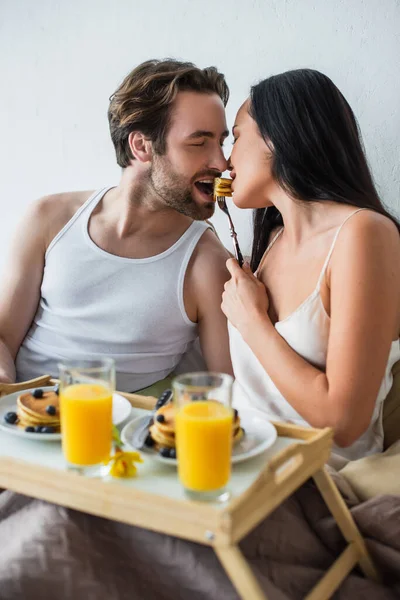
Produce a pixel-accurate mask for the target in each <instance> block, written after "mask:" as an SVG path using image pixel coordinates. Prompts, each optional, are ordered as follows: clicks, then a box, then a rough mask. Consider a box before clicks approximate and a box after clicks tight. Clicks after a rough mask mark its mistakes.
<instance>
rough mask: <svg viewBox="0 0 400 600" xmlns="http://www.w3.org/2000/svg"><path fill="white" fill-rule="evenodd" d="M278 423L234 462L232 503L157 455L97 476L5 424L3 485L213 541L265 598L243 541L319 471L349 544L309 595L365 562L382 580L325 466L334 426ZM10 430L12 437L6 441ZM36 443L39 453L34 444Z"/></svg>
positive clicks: (244, 590)
mask: <svg viewBox="0 0 400 600" xmlns="http://www.w3.org/2000/svg"><path fill="white" fill-rule="evenodd" d="M55 381H56V380H53V379H51V378H50V377H49V376H43V377H40V378H37V379H34V380H31V381H27V382H24V383H22V384H0V396H1V395H4V394H10V393H12V392H15V391H19V390H22V389H27V388H32V387H38V386H45V385H52V384H53V383H55ZM119 393H121V392H119ZM122 395H123V396H125V398H127V399H128V400H129V401H130V403H131V404H132V406H133V407H134V410H135V412H136V413H138V414H140V412H143V409H147V410H149V409H151V408H153V407H154V404H155V402H156V398H154V397H147V396H140V395H137V394H127V393H122ZM274 425H275V427H276V429H277V432H278V436H279V437H278V440H277V442H276V444H275V445H274V446H273V447H272V448H271V449H269V450H267V451H266V452H265V453H264V455H262V456H261V457H258V459H252V460H250V461H247V463H243V465H237V467H235V468H234V469H233V474H232V481H231V486H230V487H231V492H232V497H231V499H230V501H229V502H228V503H226V504H224V505H217V504H205V503H199V502H193V501H190V500H187V499H186V498H184V496H183V493H182V490H181V486H180V484H179V482H178V479H177V475H176V470H175V469H173V468H172V467H171V466H165V465H160V464H159V463H156V461H154V460H152V459H149V461H150V462H149V463H148V461H147V460H145V463H148V466H147V467H145V468H144V469H143V471H142V470H140V472H139V475H138V477H137V478H134V479H129V480H119V479H111V478H107V479H104V480H96V479H90V478H87V477H82V476H80V475H77V474H75V473H72V472H69V471H66V470H65V467H64V462H63V459H62V454H61V448H60V446H59V445H57V446H56V447H55V446H54V444H49V443H46V444H44V443H41V442H39V441H38V442H36V441H34V442H31V441H28V440H22V439H21V438H19V437H14V436H10V435H8V434H6V433H3V432H0V486H3V487H5V488H8V489H12V490H14V491H16V492H19V493H22V494H26V495H28V496H31V497H35V498H41V499H43V500H47V501H49V502H54V503H56V504H60V505H62V506H66V507H69V508H74V509H77V510H80V511H83V512H86V513H89V514H94V515H98V516H101V517H105V518H108V519H113V520H116V521H120V522H123V523H128V524H130V525H136V526H139V527H144V528H146V529H151V530H153V531H158V532H161V533H165V534H168V535H173V536H176V537H180V538H185V539H189V540H192V541H195V542H198V543H200V544H205V545H208V546H212V547H213V548H214V550H215V552H216V554H217V555H218V557H219V559H220V561H221V563H222V565H223V566H224V568H225V570H226V572H227V574H228V576H229V577H230V579H231V581H232V583H233V585H234V586H235V587H236V589H237V591H238V593H239V595H240V596H241V598H243V599H245V600H260V599H262V598H265V595H264V594H263V592H262V590H261V588H260V586H259V584H258V581H257V579H256V578H255V576H254V574H253V572H252V570H251V567H250V566H249V565H248V563H247V561H246V560H245V558H244V557H243V555H242V554H241V551H240V549H239V547H238V543H239V542H240V540H241V539H242V538H243V537H244V536H245V535H246V534H247V533H249V532H250V531H251V530H252V529H254V527H256V525H257V524H258V523H260V522H261V521H262V520H263V519H265V518H266V517H267V516H268V515H269V514H270V513H271V512H272V511H273V510H274V509H275V508H276V507H277V506H279V504H281V503H282V502H283V501H284V500H285V499H286V498H288V496H290V495H291V494H292V493H293V492H294V491H295V490H296V489H298V488H299V487H300V486H301V485H302V484H303V483H304V482H305V481H306V480H307V479H309V478H310V477H313V479H314V481H315V483H316V485H317V487H318V489H319V490H320V492H321V494H322V496H323V498H324V500H325V501H326V503H327V505H328V507H329V509H330V510H331V512H332V514H333V516H334V517H335V519H336V521H337V523H338V526H339V527H340V529H341V531H342V533H343V535H344V537H345V539H346V540H347V542H348V546H347V547H346V549H345V550H344V552H343V553H342V554H341V555H340V557H339V558H338V559H337V560H336V561H335V563H334V564H333V565H332V567H331V568H330V569H329V570H328V571H327V573H326V574H325V576H324V577H323V578H322V579H321V581H320V582H319V583H318V584H317V585H316V586H315V588H314V589H313V590H312V592H311V593H310V594H309V595H308V596H307V598H308V600H321V599H324V598H329V597H331V595H332V593H333V592H334V590H335V589H336V588H337V587H338V586H339V585H340V583H341V582H342V580H343V579H344V578H345V577H346V576H347V574H348V573H349V572H350V571H351V570H352V568H353V567H354V566H355V565H356V564H357V563H359V564H360V566H361V568H362V569H363V571H364V572H365V574H366V575H367V576H369V577H371V578H373V579H375V580H377V579H378V574H377V572H376V571H375V568H374V566H373V564H372V562H371V559H370V557H369V554H368V552H367V550H366V547H365V543H364V541H363V539H362V537H361V535H360V533H359V531H358V529H357V527H356V525H355V523H354V521H353V518H352V516H351V514H350V513H349V511H348V509H347V507H346V505H345V503H344V501H343V499H342V497H341V496H340V494H339V492H338V490H337V489H336V486H335V485H334V483H333V481H332V479H331V478H330V476H329V474H328V473H327V472H326V471H325V469H324V465H325V463H326V462H327V460H328V458H329V455H330V451H331V446H332V430H331V429H329V428H326V429H321V430H318V429H312V428H306V427H298V426H296V425H291V424H285V423H274ZM4 436H6V437H7V438H8V439H7V442H6V443H5V442H4V439H5V438H4ZM1 440H3V444H1ZM27 444H28V445H29V446H27ZM32 444H34V446H35V449H36V453H33V452H32ZM50 446H52V449H50V448H49V447H50ZM28 448H29V451H28ZM27 467H29V468H27ZM160 480H161V481H162V484H163V485H162V486H161V485H160ZM160 489H161V490H162V493H160Z"/></svg>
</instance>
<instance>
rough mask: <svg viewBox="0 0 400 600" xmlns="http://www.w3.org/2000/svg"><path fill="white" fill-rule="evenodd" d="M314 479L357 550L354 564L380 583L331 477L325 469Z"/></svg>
mask: <svg viewBox="0 0 400 600" xmlns="http://www.w3.org/2000/svg"><path fill="white" fill-rule="evenodd" d="M313 479H314V481H315V483H316V485H317V487H318V489H319V491H320V492H321V495H322V497H323V499H324V500H325V502H326V505H327V506H328V508H329V510H330V511H331V513H332V515H333V517H334V519H335V521H336V523H337V524H338V526H339V529H340V531H341V532H342V534H343V536H344V538H345V539H346V541H347V542H349V544H353V545H354V546H355V548H356V549H357V555H358V558H357V560H355V563H354V564H356V563H357V562H358V563H359V565H360V567H361V569H362V570H363V572H364V573H365V575H366V576H367V577H369V578H370V579H373V580H374V581H380V577H379V574H378V572H377V570H376V569H375V566H374V564H373V562H372V559H371V557H370V555H369V552H368V550H367V547H366V545H365V542H364V540H363V538H362V535H361V533H360V532H359V530H358V527H357V525H356V524H355V522H354V519H353V517H352V515H351V513H350V511H349V509H348V508H347V506H346V504H345V501H344V500H343V498H342V496H341V495H340V492H339V490H338V489H337V487H336V485H335V483H334V482H333V480H332V478H331V476H330V475H329V474H328V472H327V471H326V470H325V469H320V470H319V471H317V472H316V473H315V474H314V475H313ZM345 552H346V551H345Z"/></svg>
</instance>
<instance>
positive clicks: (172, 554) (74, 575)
mask: <svg viewBox="0 0 400 600" xmlns="http://www.w3.org/2000/svg"><path fill="white" fill-rule="evenodd" d="M342 491H343V490H342ZM347 501H348V502H349V504H350V505H352V506H351V511H352V514H353V516H354V518H355V520H356V521H357V524H358V526H359V528H360V530H361V532H362V533H363V535H364V537H365V539H366V541H367V545H368V548H369V550H370V552H371V554H372V556H373V558H374V559H375V561H376V564H377V566H378V567H379V568H380V570H381V572H382V574H383V576H384V583H383V584H376V583H373V582H371V581H368V580H367V579H364V578H363V576H362V575H361V573H360V572H358V571H353V573H352V574H351V575H350V576H349V577H348V578H347V579H346V580H345V582H344V583H343V584H342V586H341V587H340V589H339V591H338V592H337V593H336V595H335V596H334V597H335V598H338V599H345V598H346V599H351V600H358V599H360V600H361V599H362V600H370V599H371V600H394V599H395V598H400V496H378V497H376V498H373V499H372V500H369V501H368V502H363V503H358V502H357V501H356V499H355V498H354V496H353V497H352V498H351V499H350V497H349V498H347ZM0 540H1V551H0V598H1V600H46V599H49V600H55V599H59V600H70V599H71V600H81V599H82V600H103V599H104V600H106V599H107V600H153V599H154V600H186V599H188V600H237V598H238V596H237V593H236V592H235V590H234V589H233V587H232V585H231V583H230V581H229V580H228V578H227V576H226V575H225V573H224V571H223V569H222V567H221V566H220V564H219V562H218V560H217V558H216V556H215V554H214V552H213V551H212V550H211V549H210V548H207V547H204V546H200V545H198V544H195V543H190V542H186V541H183V540H179V539H175V538H172V537H168V536H164V535H161V534H157V533H153V532H150V531H145V530H143V529H140V528H137V527H131V526H128V525H123V524H120V523H116V522H112V521H108V520H106V519H101V518H97V517H92V516H89V515H86V514H83V513H79V512H77V511H73V510H69V509H65V508H62V507H58V506H54V505H51V504H48V503H46V502H42V501H38V500H32V499H30V498H27V497H25V496H21V495H18V494H14V493H12V492H9V491H4V492H3V493H1V494H0ZM343 547H344V542H343V539H342V537H341V535H340V533H339V531H338V529H337V527H336V525H335V523H334V521H333V519H332V517H331V516H330V515H329V513H328V510H327V508H326V507H325V504H324V502H323V501H322V499H321V498H320V496H319V493H318V491H317V490H316V488H315V487H314V485H313V484H312V483H311V482H308V483H307V484H306V485H304V486H303V487H302V488H301V489H300V490H298V492H297V493H296V494H295V495H293V496H292V497H291V498H289V499H288V500H287V501H286V502H285V503H284V504H282V505H281V506H280V507H279V508H278V509H277V510H276V511H275V512H274V513H273V514H272V515H271V516H270V517H269V518H268V519H266V520H265V521H264V522H263V523H261V524H260V525H259V526H258V527H257V528H256V529H255V530H254V531H253V532H252V533H251V534H250V535H248V537H246V538H245V539H244V540H243V542H242V543H241V548H242V550H243V552H244V554H245V555H246V557H247V558H248V560H249V561H250V564H251V565H252V567H253V569H254V571H255V573H256V574H257V576H258V578H259V580H260V583H261V585H262V587H263V588H264V590H265V593H266V594H267V595H268V598H269V600H289V599H290V600H292V599H295V598H304V596H305V595H306V594H307V592H308V591H309V590H310V589H311V587H312V586H313V585H314V584H315V583H316V581H317V580H318V579H319V578H320V577H321V576H322V575H323V574H324V572H325V571H326V569H327V567H328V566H329V565H330V564H331V563H332V562H333V560H334V558H336V557H337V555H338V553H339V552H340V550H341V549H343ZM249 600H251V599H250V598H249Z"/></svg>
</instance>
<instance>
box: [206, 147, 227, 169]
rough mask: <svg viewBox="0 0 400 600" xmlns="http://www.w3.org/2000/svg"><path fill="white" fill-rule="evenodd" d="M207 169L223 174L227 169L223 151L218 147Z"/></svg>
mask: <svg viewBox="0 0 400 600" xmlns="http://www.w3.org/2000/svg"><path fill="white" fill-rule="evenodd" d="M209 167H210V168H211V169H215V170H216V171H220V172H221V173H223V172H224V171H226V169H227V168H228V161H227V160H226V158H225V155H224V151H223V148H222V147H219V149H218V150H217V152H216V153H215V155H214V156H213V157H212V159H211V161H210V162H209Z"/></svg>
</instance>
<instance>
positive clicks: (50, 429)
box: [40, 427, 54, 433]
mask: <svg viewBox="0 0 400 600" xmlns="http://www.w3.org/2000/svg"><path fill="white" fill-rule="evenodd" d="M40 433H54V427H42V429H41V432H40Z"/></svg>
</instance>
